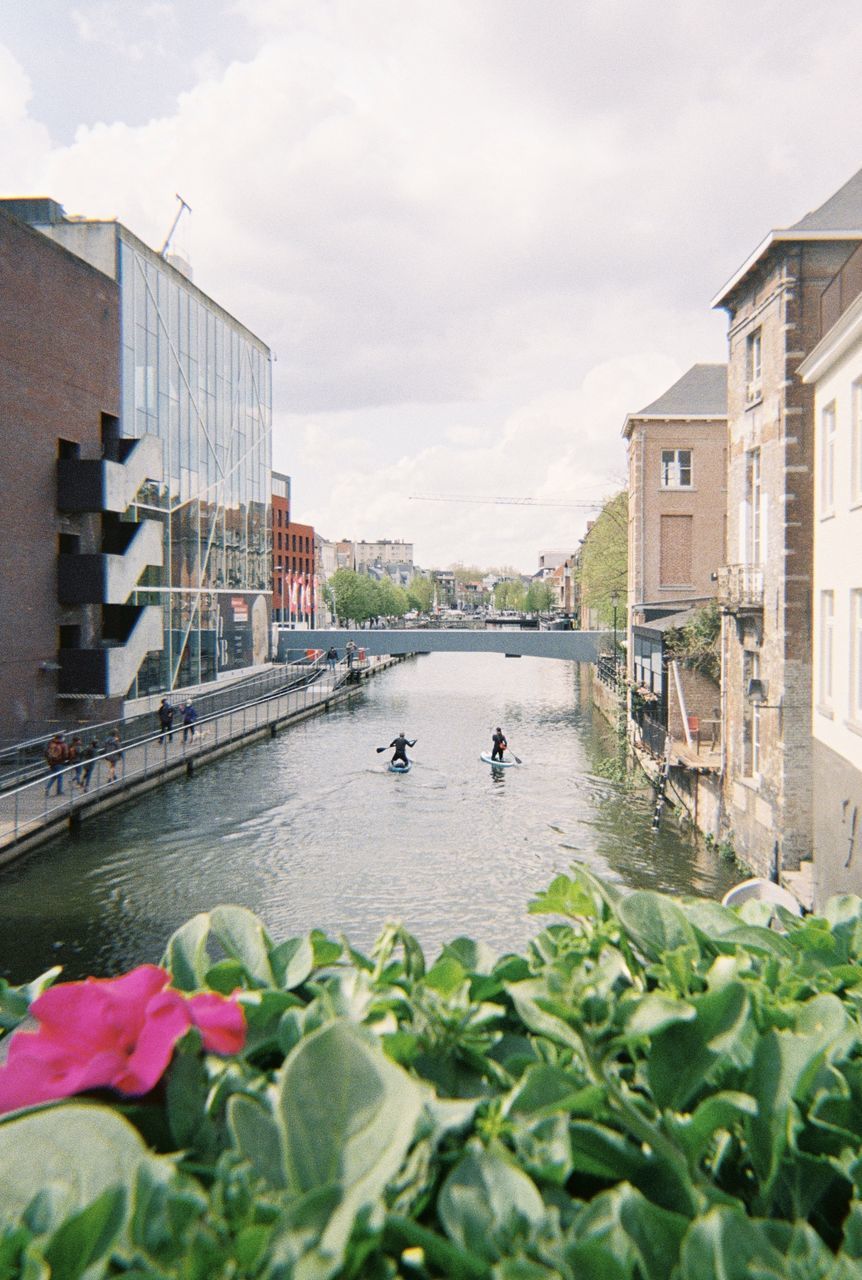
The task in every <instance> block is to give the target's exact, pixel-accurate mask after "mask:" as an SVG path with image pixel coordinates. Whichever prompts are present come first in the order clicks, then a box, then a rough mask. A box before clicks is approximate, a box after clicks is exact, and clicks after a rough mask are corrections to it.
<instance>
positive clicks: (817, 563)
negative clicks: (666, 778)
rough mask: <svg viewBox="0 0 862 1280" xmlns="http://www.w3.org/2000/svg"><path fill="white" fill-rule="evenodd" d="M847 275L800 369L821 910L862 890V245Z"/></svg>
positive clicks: (826, 298)
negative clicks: (809, 485)
mask: <svg viewBox="0 0 862 1280" xmlns="http://www.w3.org/2000/svg"><path fill="white" fill-rule="evenodd" d="M841 275H842V276H843V279H842V278H840V277H836V279H835V281H834V282H833V284H832V285H831V286H829V287H827V289H826V290H825V291H824V294H823V297H822V300H821V310H822V313H823V317H824V322H826V321H827V320H828V319H833V323H832V325H831V327H830V328H828V329H827V330H826V332H825V334H824V336H823V338H822V339H821V340H820V342H819V343H818V344H817V346H816V347H815V348H814V350H813V351H812V352H811V354H810V355H809V356H808V358H807V359H806V360H804V361H803V362H802V364H801V365H800V366H799V370H798V372H799V375H800V377H801V378H802V380H803V382H804V383H805V384H806V385H810V386H812V387H813V388H814V567H813V583H812V587H813V590H812V600H813V610H812V629H813V639H814V644H813V673H814V675H813V681H812V685H813V688H812V734H813V744H812V753H811V780H812V783H813V827H814V899H815V905H816V906H817V907H818V908H819V907H820V906H822V904H823V903H824V902H825V901H826V899H827V898H828V897H830V896H831V895H832V894H834V893H854V894H859V893H862V847H860V846H862V249H859V250H857V251H856V253H855V254H854V255H853V256H852V257H851V258H850V259H849V261H848V264H847V266H846V267H845V269H844V271H843V272H842V273H841ZM839 291H840V293H839ZM854 291H856V296H855V299H854V300H853V301H850V299H853V295H854ZM833 301H834V302H836V303H837V304H838V305H837V307H835V308H834V309H833V307H832V305H831V304H832V303H833ZM842 304H843V306H845V307H846V310H844V311H843V314H841V313H840V306H841V305H842ZM836 310H837V311H838V312H839V314H838V317H837V318H835V311H836ZM768 700H769V701H770V702H771V701H772V693H771V691H770V692H769V698H768Z"/></svg>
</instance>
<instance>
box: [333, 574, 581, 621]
mask: <svg viewBox="0 0 862 1280" xmlns="http://www.w3.org/2000/svg"><path fill="white" fill-rule="evenodd" d="M324 592H325V594H326V598H327V601H328V604H329V607H330V609H331V610H332V612H333V613H334V614H335V616H336V618H337V619H338V621H339V622H340V623H342V624H343V625H346V624H347V623H348V622H366V621H368V620H369V619H376V618H403V616H404V614H405V613H407V611H408V610H409V609H415V610H416V611H417V612H418V613H429V612H430V610H431V608H432V606H433V604H434V583H433V581H432V580H431V579H430V578H423V577H422V576H421V575H420V574H416V575H414V577H413V578H411V579H410V582H409V583H408V585H407V586H406V587H398V586H396V585H395V583H394V582H392V581H391V580H390V579H389V578H383V579H382V580H381V581H379V582H378V581H377V580H376V579H375V578H369V577H367V576H366V575H365V574H364V573H355V572H354V571H353V570H352V569H338V570H337V571H336V572H335V573H334V574H333V575H332V577H331V578H330V579H329V581H328V582H327V584H326V587H325V588H324ZM555 599H556V597H555V593H554V590H553V588H552V587H551V586H550V585H549V584H548V583H547V582H532V583H530V586H529V587H528V588H527V587H525V586H524V584H523V582H521V580H520V579H519V578H518V579H514V580H510V581H505V582H498V583H497V586H496V587H495V589H494V605H495V607H496V608H498V609H517V610H518V611H521V610H527V611H528V612H530V613H547V612H549V611H550V610H551V609H552V608H553V606H554V603H555Z"/></svg>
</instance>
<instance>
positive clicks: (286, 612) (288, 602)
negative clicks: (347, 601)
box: [272, 471, 319, 626]
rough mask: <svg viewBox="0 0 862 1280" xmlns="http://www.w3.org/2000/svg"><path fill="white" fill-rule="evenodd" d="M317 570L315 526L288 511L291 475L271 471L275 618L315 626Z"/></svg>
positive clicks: (273, 608) (273, 603)
mask: <svg viewBox="0 0 862 1280" xmlns="http://www.w3.org/2000/svg"><path fill="white" fill-rule="evenodd" d="M318 588H319V581H318V574H317V565H316V556H315V537H314V529H313V528H312V526H311V525H310V524H297V523H296V521H294V520H292V519H291V515H290V476H286V475H282V474H281V473H280V472H277V471H274V472H273V473H272V610H273V618H274V620H275V621H276V622H281V623H285V622H288V623H292V624H299V625H301V626H314V625H315V622H316V614H317V597H318Z"/></svg>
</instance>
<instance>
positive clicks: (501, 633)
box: [279, 627, 611, 662]
mask: <svg viewBox="0 0 862 1280" xmlns="http://www.w3.org/2000/svg"><path fill="white" fill-rule="evenodd" d="M348 640H352V641H353V642H354V644H355V645H356V646H357V648H359V649H364V650H365V652H366V653H368V654H372V653H373V654H393V655H396V654H403V653H503V654H505V655H506V656H507V657H510V658H526V657H530V658H562V659H563V661H565V662H595V660H596V658H597V657H598V654H599V648H600V642H601V641H603V640H604V641H605V642H606V644H605V647H606V648H608V649H609V648H610V643H611V633H610V632H609V631H535V630H530V629H525V630H523V631H521V630H518V631H505V630H502V629H498V628H495V629H494V630H493V631H476V630H473V629H472V628H467V627H463V628H461V627H453V628H451V629H450V628H437V627H427V628H426V627H421V628H416V629H414V630H407V629H406V628H392V629H391V630H389V629H386V630H384V629H382V628H381V629H379V630H378V629H373V630H370V631H362V630H334V631H280V632H279V646H280V647H281V645H283V646H284V648H285V649H287V650H289V651H290V653H291V656H293V655H295V653H296V651H297V650H305V649H323V650H324V652H325V651H326V650H327V649H328V648H329V647H330V645H335V647H336V649H337V650H338V656H339V658H343V657H344V647H345V645H346V644H347V642H348Z"/></svg>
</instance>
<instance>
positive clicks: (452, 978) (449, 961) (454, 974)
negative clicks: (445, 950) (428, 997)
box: [424, 956, 467, 996]
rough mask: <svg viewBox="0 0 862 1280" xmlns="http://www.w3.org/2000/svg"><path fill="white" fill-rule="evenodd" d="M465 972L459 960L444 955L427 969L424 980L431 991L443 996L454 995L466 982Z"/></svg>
mask: <svg viewBox="0 0 862 1280" xmlns="http://www.w3.org/2000/svg"><path fill="white" fill-rule="evenodd" d="M466 981H467V973H466V971H465V969H464V966H463V965H462V964H461V963H460V961H458V960H456V959H455V957H454V956H446V957H443V958H441V959H440V960H437V961H436V962H435V963H434V964H433V965H432V966H431V968H430V969H428V970H427V972H426V974H425V978H424V982H425V984H426V985H427V986H429V987H431V989H432V990H433V991H439V993H440V994H441V995H443V996H454V995H455V994H456V993H457V992H458V991H459V990H460V989H461V988H462V987H463V986H464V984H465V983H466Z"/></svg>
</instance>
